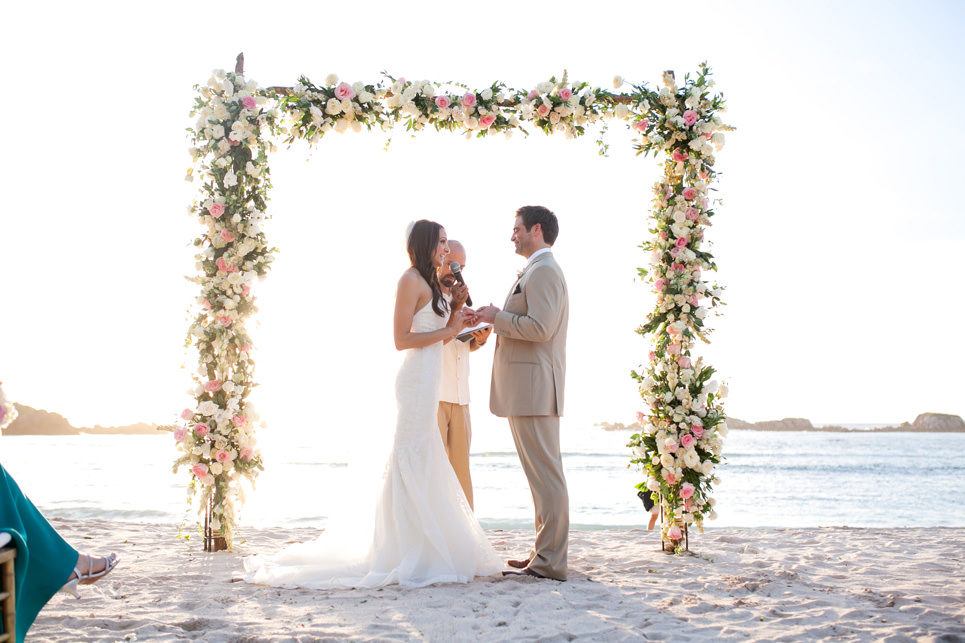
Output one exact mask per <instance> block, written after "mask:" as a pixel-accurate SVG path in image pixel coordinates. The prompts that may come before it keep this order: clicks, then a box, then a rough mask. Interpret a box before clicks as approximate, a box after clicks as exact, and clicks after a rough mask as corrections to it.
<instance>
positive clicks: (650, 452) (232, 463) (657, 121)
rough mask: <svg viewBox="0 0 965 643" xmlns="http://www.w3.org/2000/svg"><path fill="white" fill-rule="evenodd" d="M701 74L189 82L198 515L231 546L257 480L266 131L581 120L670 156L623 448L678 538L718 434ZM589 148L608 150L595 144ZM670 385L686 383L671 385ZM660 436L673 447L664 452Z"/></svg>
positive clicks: (315, 133) (707, 125) (707, 113)
mask: <svg viewBox="0 0 965 643" xmlns="http://www.w3.org/2000/svg"><path fill="white" fill-rule="evenodd" d="M709 76H710V71H709V69H708V68H707V67H706V65H702V66H701V70H700V74H699V75H698V77H697V79H696V80H695V81H693V82H691V81H690V80H689V78H688V80H687V82H686V83H685V87H684V88H683V89H682V90H678V89H677V88H676V86H675V85H674V83H673V76H672V74H671V73H669V72H668V73H667V74H665V76H664V80H665V87H663V88H662V89H661V90H660V91H659V92H654V91H650V90H648V89H647V87H646V86H645V85H643V84H641V85H630V87H631V89H632V91H631V92H629V93H622V94H616V93H613V92H611V91H609V90H606V89H601V88H598V87H592V86H590V84H589V83H585V82H578V83H570V82H568V81H567V78H566V74H564V75H563V77H562V78H561V79H560V80H557V79H556V78H555V77H551V78H550V79H549V80H548V81H544V82H541V83H538V84H537V85H536V86H535V87H533V88H531V89H528V90H517V89H512V88H509V87H507V86H506V85H505V84H503V83H499V82H496V83H492V84H490V85H489V86H486V87H484V88H482V89H480V90H473V89H470V88H468V87H466V86H465V85H462V84H459V83H452V82H447V83H439V82H432V81H415V82H413V81H408V80H406V79H405V78H395V77H392V76H389V75H388V74H383V77H384V78H383V80H382V81H380V82H377V83H361V82H359V83H354V84H350V83H347V82H342V81H340V80H339V78H338V77H337V76H335V75H330V76H329V77H328V78H326V79H325V82H324V83H323V84H321V85H316V84H314V83H313V82H312V81H310V80H309V79H308V78H306V77H304V76H302V77H301V78H299V82H298V83H297V84H296V85H295V86H294V87H291V88H283V87H272V88H265V89H262V88H259V87H258V85H257V84H256V83H254V82H251V81H247V82H246V81H245V80H244V78H243V76H242V75H240V74H232V73H225V72H223V71H219V70H216V71H215V72H214V73H213V75H212V77H211V78H210V79H209V81H208V83H207V85H205V86H203V87H196V88H195V89H196V90H197V92H198V97H197V100H196V103H195V107H194V109H193V111H192V112H191V114H192V116H194V117H197V121H196V123H195V124H194V126H193V127H192V128H189V129H188V132H189V134H190V137H191V145H192V147H191V155H192V157H193V159H194V167H192V168H191V169H190V170H188V175H187V177H186V178H187V180H189V181H191V180H194V179H195V170H196V169H197V170H198V172H197V176H198V177H200V183H201V195H200V198H199V199H198V200H196V201H195V203H194V204H193V205H192V207H191V209H190V211H191V213H192V214H193V215H194V216H196V217H197V218H198V221H199V222H200V223H201V226H202V229H203V231H202V233H201V234H200V236H198V237H197V238H196V239H195V240H194V245H195V246H196V247H197V248H198V254H197V256H196V258H197V268H198V272H199V274H198V276H196V277H193V278H192V281H194V282H195V283H197V284H198V285H199V286H200V289H201V293H200V295H199V297H198V300H197V301H198V305H199V311H198V313H197V315H196V317H195V319H194V321H193V322H192V324H191V326H190V328H189V331H188V344H189V345H190V344H194V346H195V347H196V348H197V351H198V361H199V368H198V370H197V372H196V373H195V374H194V380H195V388H194V389H193V390H192V394H193V396H194V398H195V408H193V409H190V408H189V409H185V410H184V411H183V412H182V414H181V420H182V422H180V423H179V424H177V425H176V426H172V427H170V428H171V430H172V432H173V434H174V438H175V440H176V442H177V444H178V448H179V450H180V451H181V455H180V457H179V458H178V459H177V460H176V462H175V470H178V469H179V468H180V467H182V466H186V467H188V468H189V469H190V470H191V483H190V485H189V490H188V493H189V499H193V497H194V495H195V494H196V493H197V492H198V491H200V492H201V496H202V506H206V503H210V506H211V508H212V521H211V523H210V526H211V528H212V529H213V530H215V531H217V532H218V533H220V534H221V536H223V537H224V538H225V540H226V543H227V545H228V546H229V547H230V546H231V542H232V538H233V533H234V529H235V527H236V525H237V509H238V507H237V505H238V504H239V503H240V501H242V500H243V495H242V490H241V486H240V484H239V483H240V480H241V478H243V477H247V478H249V479H252V480H253V479H254V478H255V476H256V475H257V473H258V471H260V470H262V469H263V464H262V459H261V455H260V454H259V452H258V451H257V449H256V446H255V444H256V442H255V438H254V432H253V424H254V423H255V422H256V421H257V415H256V414H255V412H254V410H253V408H252V405H251V404H250V403H249V402H248V401H247V398H248V395H249V393H250V392H251V389H252V387H253V386H254V385H255V383H254V381H253V379H252V378H253V368H254V361H253V359H252V357H251V340H250V338H249V337H248V334H247V333H246V331H245V322H246V320H247V319H248V318H249V317H250V316H251V315H252V314H253V313H254V312H255V310H256V309H255V305H254V298H253V296H252V294H251V285H252V284H253V282H254V281H255V279H256V278H258V277H263V276H264V275H265V274H266V273H267V272H268V270H269V269H270V267H271V262H272V259H273V253H274V252H275V249H274V248H270V247H269V246H268V244H267V241H266V239H265V235H264V233H263V232H262V230H261V227H260V224H261V222H262V221H263V220H264V219H265V216H266V215H265V209H266V202H267V197H268V189H269V188H270V180H269V170H268V162H267V151H268V150H269V149H271V150H273V149H274V146H273V144H272V143H271V142H270V141H269V135H272V136H274V137H277V138H280V139H281V140H284V141H286V142H287V143H289V144H290V143H293V142H294V141H295V140H296V139H301V140H305V141H307V142H308V143H312V144H314V143H318V142H319V141H320V140H321V139H322V138H323V137H324V136H325V135H326V134H328V133H330V132H337V133H344V132H348V131H350V130H351V131H355V132H358V131H361V130H362V129H363V128H366V129H373V128H379V129H382V130H384V131H389V130H391V129H392V128H393V127H394V126H395V125H396V124H401V125H403V126H404V128H405V130H406V131H407V132H411V133H415V132H418V131H421V130H424V129H425V128H427V127H433V128H435V129H436V130H446V131H451V132H458V133H463V134H464V135H465V136H466V137H467V138H471V137H473V136H477V137H484V136H489V135H493V134H495V133H499V132H501V133H503V134H504V135H505V136H507V137H510V136H512V135H513V133H514V132H515V131H516V130H519V131H521V132H522V133H523V134H528V131H527V130H526V129H525V126H527V125H531V126H532V127H534V128H537V129H540V130H542V131H543V132H544V133H546V134H556V133H560V134H563V135H564V136H566V137H567V138H575V137H579V136H583V135H584V134H586V132H587V126H589V125H595V124H602V126H603V127H602V130H603V132H605V129H606V125H607V122H608V121H610V120H612V119H617V120H620V121H624V122H626V123H627V125H628V126H629V127H631V128H632V129H633V130H635V131H636V132H638V133H639V134H640V139H639V140H638V141H637V142H636V144H635V148H636V150H637V153H638V154H647V153H651V152H652V153H654V155H656V154H657V152H660V151H665V152H667V153H669V154H670V155H671V158H670V160H668V161H667V162H666V164H665V176H664V180H663V181H661V182H660V183H658V184H657V186H656V188H655V191H656V198H655V200H654V213H653V218H654V221H655V229H654V230H653V232H654V233H655V234H658V235H659V238H657V239H655V240H654V241H651V242H648V243H646V244H644V247H645V248H647V249H649V250H652V251H653V257H654V259H653V264H654V268H653V270H652V271H651V272H650V273H649V275H650V277H649V278H650V279H651V281H652V282H653V283H654V286H655V288H656V289H657V290H658V308H657V310H656V311H655V312H654V313H653V314H651V315H650V318H649V319H648V321H647V323H646V324H645V325H644V326H641V327H640V328H639V329H638V332H641V333H651V332H656V333H657V339H656V347H655V350H654V351H652V352H651V354H650V366H649V369H648V371H647V375H646V376H645V377H644V376H641V375H639V374H637V373H636V372H634V373H633V376H634V378H636V379H637V380H638V381H639V382H640V383H641V394H642V395H644V397H645V398H646V399H647V400H648V401H649V402H650V408H651V414H650V416H649V421H648V422H647V424H646V427H645V428H646V430H645V432H644V435H639V434H638V435H634V436H633V438H632V439H631V442H630V446H631V447H633V449H634V457H633V459H632V460H631V462H633V463H637V464H641V465H643V466H644V468H645V469H646V470H647V471H648V473H650V476H651V477H650V479H649V480H648V482H647V483H644V485H641V486H645V487H646V488H648V489H651V490H652V491H657V492H658V493H660V494H661V496H662V499H663V502H664V505H665V510H666V513H667V514H668V515H669V517H670V519H671V523H672V524H673V526H672V527H667V528H665V532H664V535H665V537H671V538H673V536H674V535H675V533H676V532H674V531H673V529H674V528H675V527H676V525H677V524H678V523H679V524H688V521H693V520H696V521H697V522H698V524H699V523H700V520H701V519H702V517H703V515H704V513H706V511H707V510H708V507H709V505H710V504H711V503H712V500H710V499H709V498H708V496H707V494H708V492H709V490H710V484H711V477H710V476H711V474H712V470H713V464H714V463H717V462H719V458H720V438H719V436H720V435H722V434H723V432H724V431H725V430H726V427H725V425H724V424H723V411H722V409H721V408H720V406H719V399H720V398H721V397H722V391H721V390H719V389H716V388H714V386H715V385H714V384H713V383H712V382H711V383H708V379H709V377H710V375H711V374H712V373H713V369H711V368H710V367H708V366H704V365H703V364H702V361H701V360H697V363H696V365H691V363H690V351H691V348H692V345H693V340H694V338H695V337H701V338H705V337H704V335H703V332H704V331H703V319H704V316H705V311H706V307H701V306H700V305H699V298H700V297H706V298H708V299H709V302H710V305H711V306H716V305H718V304H719V303H720V299H719V291H718V290H716V289H712V288H709V287H708V286H707V284H706V283H705V282H703V281H701V278H700V274H701V272H700V271H701V270H702V269H703V270H706V269H713V268H714V264H713V262H712V257H711V255H710V254H709V253H708V252H707V251H705V250H701V249H700V243H701V241H702V239H703V229H704V227H706V226H708V225H710V223H709V218H710V217H711V216H713V211H712V210H710V208H709V202H708V197H707V191H708V189H709V183H710V181H712V180H713V177H714V171H713V163H714V159H713V149H714V147H715V146H716V147H717V148H719V147H720V146H721V145H722V144H723V135H722V134H721V133H720V130H726V129H728V128H727V127H726V126H724V125H723V124H722V123H721V122H720V121H719V119H717V117H716V114H715V113H716V112H717V111H719V110H721V109H722V108H723V99H722V98H721V97H719V96H714V97H709V96H708V94H707V90H709V88H710V87H711V86H712V85H713V83H712V82H711V81H710V80H709ZM624 85H625V83H624V81H623V79H622V78H620V77H616V78H614V89H620V88H621V87H623V86H624ZM598 143H599V144H600V149H601V153H605V152H606V149H607V146H606V144H605V142H604V141H603V134H601V136H600V139H598ZM671 246H672V247H671ZM640 273H641V275H642V276H646V275H647V274H648V273H647V271H646V270H644V269H640ZM677 383H681V384H683V385H684V386H682V387H676V388H675V386H676V384H677ZM668 395H669V398H668V397H667V396H668ZM678 417H679V419H678ZM640 419H641V421H643V420H644V419H645V418H644V417H643V416H642V415H641V418H640ZM671 423H673V426H671ZM688 423H689V424H688ZM698 425H700V426H701V427H702V429H698V428H697V427H698ZM685 426H687V427H691V428H687V429H686V430H685V428H684V427H685ZM685 433H686V435H685ZM687 435H689V436H690V437H689V438H688V437H687ZM671 442H674V444H675V445H676V446H674V447H673V449H672V450H671V449H670V447H669V445H670V443H671ZM675 453H676V454H677V455H676V456H675V455H674V454H675ZM665 454H666V456H667V457H665ZM695 458H696V460H695ZM661 463H666V466H663V465H662V464H661ZM691 465H693V466H691ZM681 507H682V508H681ZM674 540H677V541H679V537H678V538H675V539H674Z"/></svg>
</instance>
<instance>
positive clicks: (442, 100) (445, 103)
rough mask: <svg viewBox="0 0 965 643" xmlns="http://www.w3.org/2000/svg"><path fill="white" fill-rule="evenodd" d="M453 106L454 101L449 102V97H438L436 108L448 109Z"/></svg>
mask: <svg viewBox="0 0 965 643" xmlns="http://www.w3.org/2000/svg"><path fill="white" fill-rule="evenodd" d="M450 105H452V101H451V100H449V97H448V96H436V107H438V108H439V109H446V108H447V107H449V106H450Z"/></svg>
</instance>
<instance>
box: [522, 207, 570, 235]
mask: <svg viewBox="0 0 965 643" xmlns="http://www.w3.org/2000/svg"><path fill="white" fill-rule="evenodd" d="M516 216H518V217H523V227H525V228H526V232H529V231H530V230H532V229H533V226H534V225H536V224H537V223H538V224H539V227H540V230H542V231H543V241H545V242H546V243H548V244H549V245H553V244H554V243H556V237H558V236H559V234H560V224H559V221H557V220H556V215H555V214H553V213H552V212H550V210H549V209H548V208H544V207H543V206H541V205H524V206H523V207H521V208H520V209H519V210H516Z"/></svg>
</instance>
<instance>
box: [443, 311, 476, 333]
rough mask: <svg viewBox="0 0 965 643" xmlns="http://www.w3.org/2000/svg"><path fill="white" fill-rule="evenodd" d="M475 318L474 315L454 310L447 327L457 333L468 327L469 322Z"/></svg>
mask: <svg viewBox="0 0 965 643" xmlns="http://www.w3.org/2000/svg"><path fill="white" fill-rule="evenodd" d="M474 317H475V313H470V312H468V311H466V310H462V309H460V310H455V311H453V313H452V316H451V317H450V318H449V326H450V327H452V328H454V329H455V330H456V333H459V331H461V330H462V329H463V328H466V327H468V326H470V322H471V321H472V319H473V318H474Z"/></svg>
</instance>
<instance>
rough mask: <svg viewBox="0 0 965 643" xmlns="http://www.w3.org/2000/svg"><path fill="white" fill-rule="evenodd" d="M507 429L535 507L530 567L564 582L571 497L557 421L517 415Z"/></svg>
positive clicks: (543, 416) (548, 418)
mask: <svg viewBox="0 0 965 643" xmlns="http://www.w3.org/2000/svg"><path fill="white" fill-rule="evenodd" d="M509 427H510V428H511V429H512V431H513V440H515V441H516V451H517V452H518V453H519V461H520V463H522V465H523V471H524V472H525V473H526V479H527V480H529V488H530V491H532V492H533V504H534V505H535V506H536V545H535V546H534V547H533V550H532V551H531V552H530V554H529V559H530V560H529V568H530V569H531V570H533V571H534V572H536V573H537V574H540V575H542V576H546V577H548V578H555V579H557V580H566V554H567V548H568V542H569V540H568V536H569V532H570V497H569V494H568V493H567V491H566V478H565V477H564V476H563V458H562V457H561V456H560V419H559V417H555V416H549V415H516V416H511V417H510V418H509Z"/></svg>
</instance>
